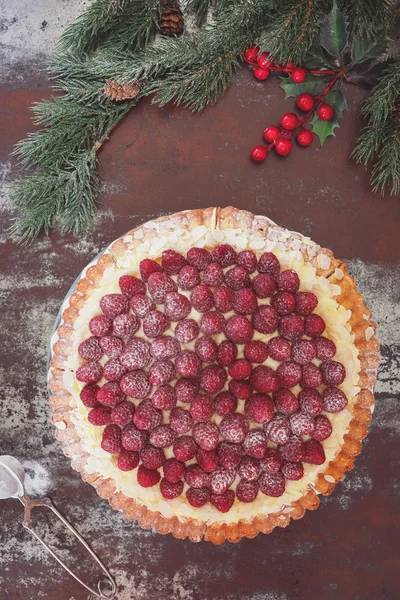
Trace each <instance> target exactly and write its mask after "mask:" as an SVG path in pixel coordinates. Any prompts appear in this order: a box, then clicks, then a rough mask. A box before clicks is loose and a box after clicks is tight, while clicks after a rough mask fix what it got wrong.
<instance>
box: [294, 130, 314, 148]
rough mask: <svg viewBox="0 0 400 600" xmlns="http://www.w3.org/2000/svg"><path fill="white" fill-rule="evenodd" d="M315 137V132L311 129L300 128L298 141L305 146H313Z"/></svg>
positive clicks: (297, 136)
mask: <svg viewBox="0 0 400 600" xmlns="http://www.w3.org/2000/svg"><path fill="white" fill-rule="evenodd" d="M313 139H314V134H313V133H312V132H311V131H310V130H309V129H300V131H299V133H298V134H297V135H296V140H297V143H298V144H299V145H300V146H304V147H305V148H306V147H307V146H311V144H312V141H313Z"/></svg>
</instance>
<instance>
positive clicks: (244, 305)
mask: <svg viewBox="0 0 400 600" xmlns="http://www.w3.org/2000/svg"><path fill="white" fill-rule="evenodd" d="M233 308H234V309H235V311H236V312H237V313H238V314H239V315H248V314H251V313H253V312H254V311H255V310H256V309H257V298H256V296H255V294H254V292H253V291H252V290H251V289H249V288H243V289H241V290H237V291H236V292H235V293H234V295H233Z"/></svg>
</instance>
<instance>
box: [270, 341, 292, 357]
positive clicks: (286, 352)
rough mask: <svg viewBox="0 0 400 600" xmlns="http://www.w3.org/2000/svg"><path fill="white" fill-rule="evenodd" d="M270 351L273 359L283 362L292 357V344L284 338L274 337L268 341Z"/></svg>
mask: <svg viewBox="0 0 400 600" xmlns="http://www.w3.org/2000/svg"><path fill="white" fill-rule="evenodd" d="M268 353H269V355H270V357H271V358H272V359H273V360H276V361H278V362H283V361H284V360H287V359H288V358H289V357H290V353H291V346H290V344H289V342H288V341H287V340H285V339H284V338H281V337H274V338H271V339H270V340H269V342H268Z"/></svg>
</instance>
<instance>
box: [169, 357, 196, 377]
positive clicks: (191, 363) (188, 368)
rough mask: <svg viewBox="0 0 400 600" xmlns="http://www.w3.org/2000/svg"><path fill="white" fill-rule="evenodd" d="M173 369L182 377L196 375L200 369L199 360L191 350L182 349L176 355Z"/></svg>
mask: <svg viewBox="0 0 400 600" xmlns="http://www.w3.org/2000/svg"><path fill="white" fill-rule="evenodd" d="M175 369H176V370H177V372H178V373H179V374H180V375H182V377H197V375H199V374H200V371H201V360H200V358H199V357H198V356H197V354H196V353H195V352H193V351H192V350H183V351H182V352H180V353H179V354H178V356H177V357H176V360H175Z"/></svg>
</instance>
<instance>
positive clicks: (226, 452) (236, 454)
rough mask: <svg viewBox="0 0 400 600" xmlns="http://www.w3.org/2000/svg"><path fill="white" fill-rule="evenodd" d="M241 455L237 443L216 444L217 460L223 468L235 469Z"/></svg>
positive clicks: (240, 449) (241, 452)
mask: <svg viewBox="0 0 400 600" xmlns="http://www.w3.org/2000/svg"><path fill="white" fill-rule="evenodd" d="M242 455H243V451H242V448H241V446H240V445H239V444H230V443H229V442H221V443H220V444H218V448H217V456H218V461H219V464H220V465H221V467H224V469H235V468H236V467H237V466H238V464H239V463H240V461H241V458H242Z"/></svg>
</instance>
